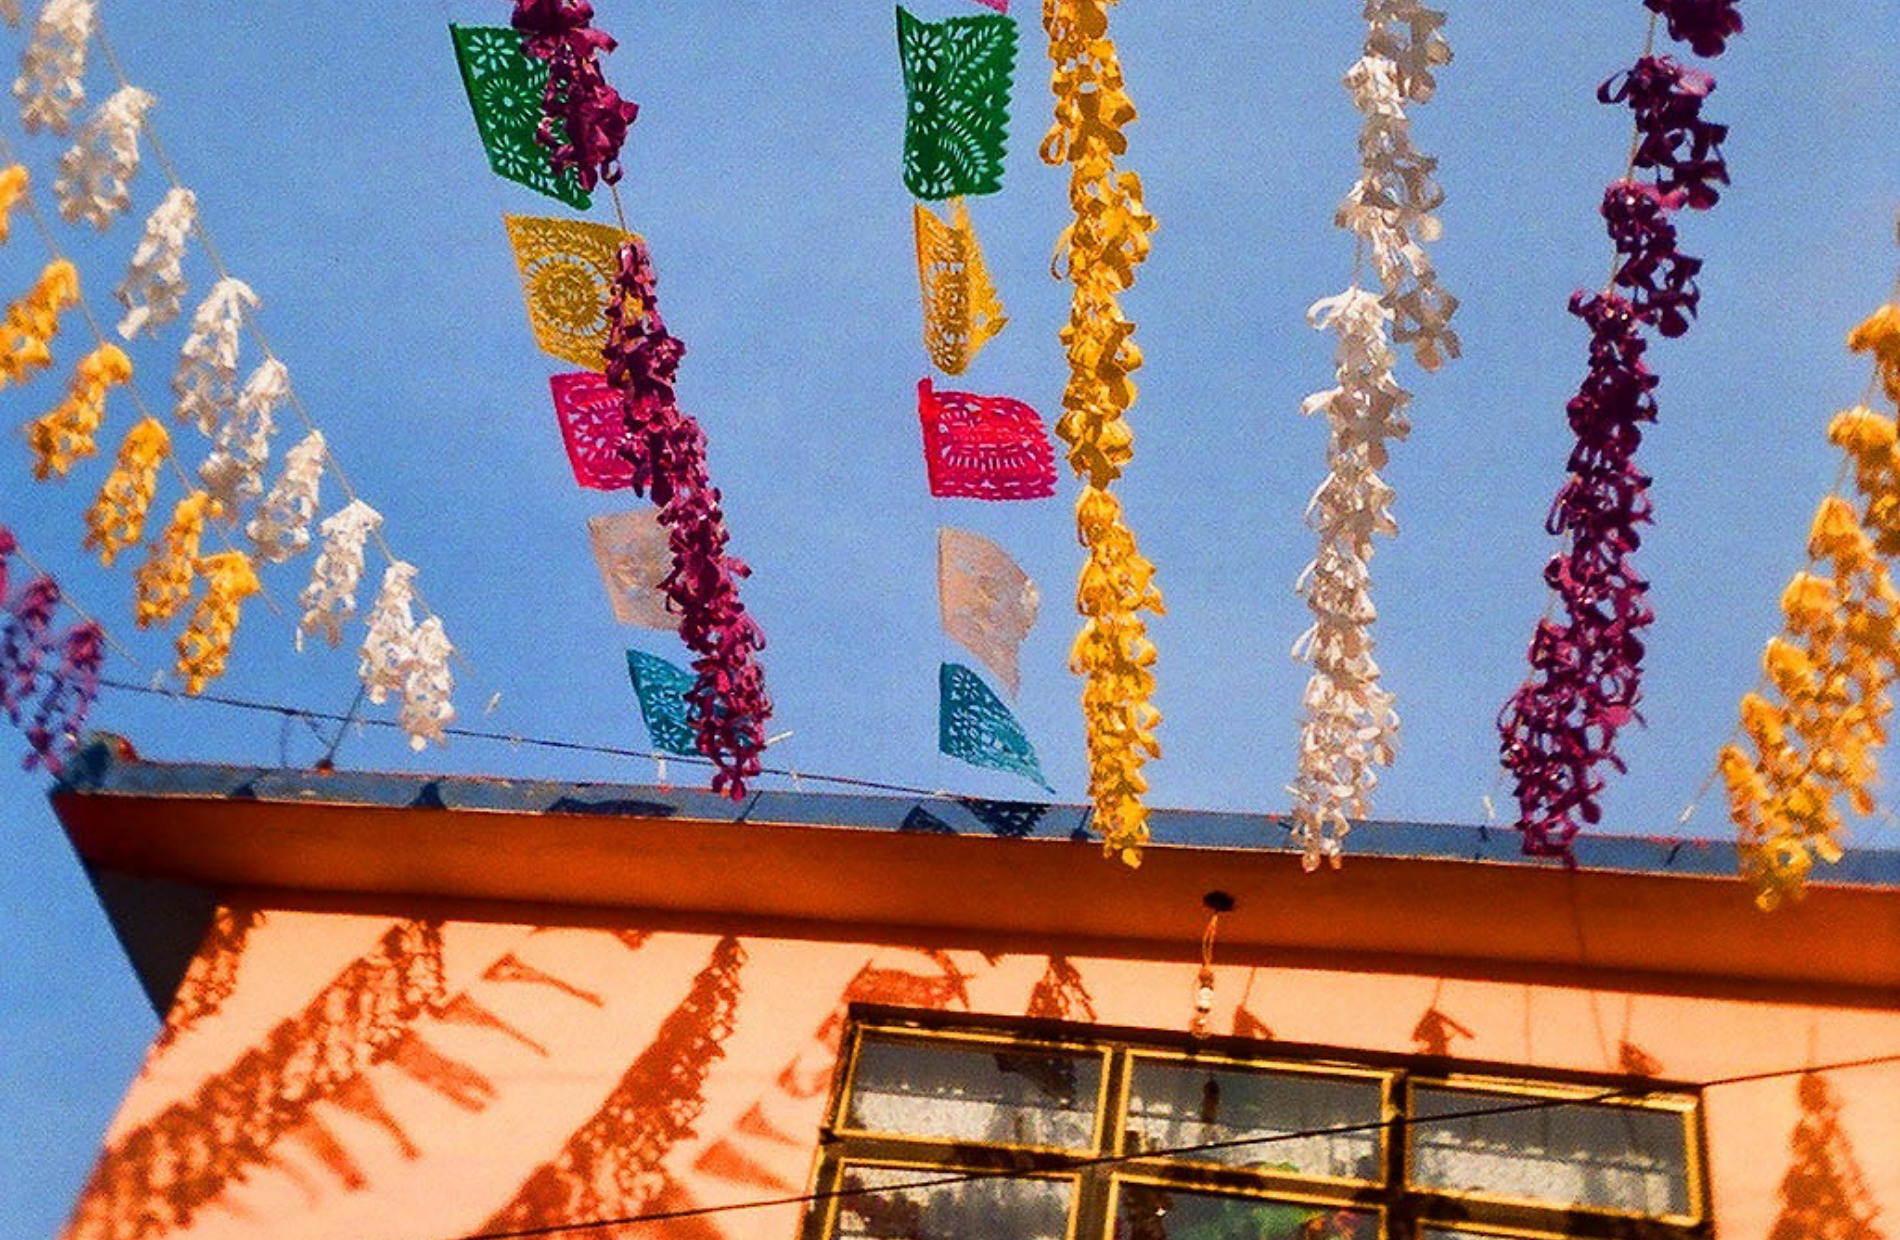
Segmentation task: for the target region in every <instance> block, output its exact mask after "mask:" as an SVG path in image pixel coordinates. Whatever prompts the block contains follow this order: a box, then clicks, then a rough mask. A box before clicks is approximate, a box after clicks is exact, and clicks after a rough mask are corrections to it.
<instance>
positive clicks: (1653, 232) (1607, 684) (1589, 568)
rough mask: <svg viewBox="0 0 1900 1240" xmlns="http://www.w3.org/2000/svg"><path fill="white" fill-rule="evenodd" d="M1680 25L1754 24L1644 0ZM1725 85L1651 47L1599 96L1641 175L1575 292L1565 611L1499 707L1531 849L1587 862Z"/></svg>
mask: <svg viewBox="0 0 1900 1240" xmlns="http://www.w3.org/2000/svg"><path fill="white" fill-rule="evenodd" d="M1644 3H1645V5H1646V7H1648V8H1649V9H1651V10H1652V11H1654V12H1656V13H1658V14H1661V15H1662V16H1663V17H1664V18H1665V19H1666V20H1667V22H1668V24H1669V32H1670V34H1671V36H1672V37H1674V38H1678V39H1685V40H1688V41H1689V42H1690V44H1691V46H1692V47H1694V49H1695V50H1696V51H1697V52H1698V53H1701V54H1705V55H1714V54H1715V53H1717V52H1720V51H1721V50H1722V47H1723V46H1724V43H1723V41H1724V40H1725V39H1726V38H1727V37H1728V36H1729V35H1731V34H1734V33H1737V32H1739V31H1740V30H1741V18H1740V17H1738V16H1736V15H1735V14H1734V13H1733V12H1732V8H1733V0H1644ZM1714 89H1715V81H1714V79H1713V78H1711V77H1710V76H1709V75H1708V74H1706V73H1702V72H1699V71H1697V70H1694V69H1688V68H1685V67H1684V66H1682V65H1680V64H1678V63H1676V62H1675V61H1674V60H1672V59H1670V58H1669V57H1667V56H1644V57H1642V58H1640V59H1639V60H1637V62H1636V63H1635V64H1634V65H1633V66H1631V68H1630V69H1629V70H1628V71H1627V72H1625V73H1622V74H1618V75H1617V76H1616V77H1613V78H1611V79H1610V80H1608V81H1606V82H1604V83H1603V85H1602V86H1601V87H1599V88H1598V90H1597V98H1598V100H1599V101H1601V102H1603V103H1621V104H1625V105H1627V106H1628V107H1629V109H1630V111H1631V113H1632V114H1633V116H1634V120H1635V128H1636V146H1635V153H1634V157H1633V159H1632V161H1631V171H1632V174H1634V173H1636V172H1638V171H1642V172H1648V173H1650V174H1651V175H1652V176H1653V177H1654V180H1653V181H1643V180H1638V179H1636V177H1635V176H1634V175H1632V176H1629V177H1625V178H1622V179H1620V180H1616V181H1612V182H1611V183H1610V184H1609V185H1608V186H1607V187H1606V188H1605V189H1604V192H1603V203H1602V208H1601V210H1602V215H1603V219H1604V223H1605V224H1606V226H1607V228H1608V231H1609V235H1610V241H1611V244H1612V245H1613V246H1614V248H1615V251H1616V266H1615V270H1614V271H1613V272H1612V274H1611V277H1610V286H1609V287H1608V288H1606V289H1604V290H1603V291H1602V292H1599V293H1582V292H1579V293H1576V294H1574V295H1572V297H1571V299H1570V313H1572V314H1574V315H1576V316H1577V317H1578V318H1580V319H1582V320H1583V321H1584V323H1585V324H1587V325H1588V327H1589V328H1590V364H1589V371H1588V373H1587V374H1586V375H1585V377H1584V380H1583V383H1582V386H1581V387H1580V388H1579V389H1578V391H1577V394H1576V395H1575V396H1574V397H1572V398H1571V400H1570V402H1569V404H1568V405H1567V406H1566V412H1567V414H1568V416H1569V421H1570V427H1571V430H1572V431H1573V432H1575V434H1576V437H1577V443H1576V447H1575V448H1574V449H1573V450H1572V452H1571V454H1570V460H1569V462H1568V468H1569V471H1570V476H1569V479H1568V480H1567V481H1566V482H1565V483H1564V485H1563V487H1562V489H1561V490H1559V492H1558V494H1557V498H1556V500H1555V501H1554V502H1553V503H1552V505H1551V511H1550V517H1549V519H1548V521H1547V522H1546V529H1548V530H1549V532H1550V533H1552V534H1554V535H1557V536H1559V537H1562V538H1563V539H1564V540H1565V545H1564V549H1563V550H1562V551H1560V552H1558V553H1557V554H1556V555H1554V556H1552V557H1551V559H1550V562H1549V563H1548V564H1546V565H1545V567H1544V580H1545V582H1546V583H1547V584H1548V585H1549V586H1550V588H1551V589H1552V590H1553V591H1555V592H1556V594H1557V598H1558V601H1559V602H1560V603H1561V605H1562V608H1561V610H1562V616H1561V618H1556V619H1548V618H1547V619H1544V620H1541V621H1539V622H1538V625H1537V629H1536V632H1535V634H1534V635H1533V637H1532V639H1531V650H1530V666H1531V672H1530V676H1529V677H1528V678H1527V679H1526V680H1525V682H1524V684H1523V685H1522V686H1520V687H1519V688H1518V690H1517V692H1516V693H1514V694H1512V696H1511V698H1510V700H1509V701H1508V702H1506V703H1505V705H1504V709H1503V710H1502V712H1501V713H1500V714H1499V717H1498V733H1499V737H1500V740H1501V744H1500V752H1501V756H1502V760H1503V764H1504V768H1505V769H1506V770H1507V771H1509V772H1510V773H1511V776H1512V779H1513V785H1514V788H1513V791H1514V792H1515V794H1516V797H1517V803H1518V820H1517V828H1518V830H1519V831H1521V832H1522V833H1523V837H1524V851H1525V852H1526V853H1527V854H1530V855H1532V856H1551V857H1561V858H1562V859H1563V860H1564V861H1565V862H1566V863H1567V864H1571V865H1574V864H1575V857H1574V855H1573V853H1572V843H1573V841H1574V840H1575V839H1576V836H1577V833H1578V832H1579V831H1580V830H1581V829H1582V827H1583V826H1584V825H1585V824H1594V823H1597V822H1599V821H1601V819H1602V814H1603V811H1602V807H1601V804H1600V803H1599V800H1598V798H1599V796H1600V795H1601V793H1602V791H1603V784H1604V777H1603V774H1602V773H1601V772H1602V770H1603V768H1605V767H1608V768H1610V769H1613V770H1616V771H1618V772H1621V771H1623V770H1624V769H1625V767H1624V764H1623V760H1622V758H1621V757H1619V756H1618V754H1617V752H1616V737H1617V733H1618V732H1619V731H1621V729H1622V728H1623V727H1624V726H1625V725H1627V724H1629V723H1631V722H1633V721H1634V722H1640V721H1641V718H1642V717H1641V715H1639V714H1638V713H1637V710H1636V707H1637V704H1638V703H1639V702H1640V701H1641V700H1642V660H1643V642H1642V637H1641V634H1642V631H1643V629H1645V628H1647V627H1648V626H1649V624H1650V623H1651V622H1652V621H1653V620H1654V619H1655V615H1654V613H1653V612H1652V611H1651V610H1650V608H1649V605H1648V602H1647V595H1648V589H1649V583H1648V582H1646V581H1645V580H1643V578H1641V577H1640V576H1638V575H1637V574H1636V572H1635V570H1634V568H1633V567H1632V564H1631V557H1632V556H1633V555H1634V553H1635V552H1636V550H1637V548H1638V547H1640V546H1641V545H1642V535H1641V532H1640V531H1641V527H1642V526H1644V525H1647V524H1649V523H1650V522H1651V520H1652V516H1651V505H1650V499H1649V482H1650V480H1649V478H1648V476H1647V475H1645V474H1643V473H1642V472H1641V471H1640V470H1638V469H1637V468H1636V464H1635V454H1636V449H1637V447H1638V446H1639V445H1640V444H1641V443H1642V438H1643V431H1642V428H1643V424H1644V423H1646V422H1654V421H1655V420H1656V399H1655V395H1654V393H1655V389H1656V384H1657V378H1656V376H1655V374H1654V373H1653V372H1651V370H1650V369H1649V366H1648V364H1647V363H1646V362H1645V361H1644V353H1645V351H1646V350H1647V349H1648V347H1649V342H1648V340H1647V339H1645V337H1644V334H1643V329H1644V328H1646V327H1647V328H1652V329H1654V330H1655V331H1656V333H1657V334H1658V335H1660V336H1664V337H1675V336H1680V335H1682V334H1683V333H1684V332H1686V331H1688V330H1689V323H1690V321H1691V320H1692V319H1693V318H1694V317H1695V314H1696V308H1697V304H1698V301H1699V299H1700V292H1699V290H1698V289H1697V288H1696V284H1695V277H1696V275H1697V274H1698V273H1699V272H1700V271H1701V268H1702V260H1700V259H1698V258H1691V257H1689V256H1687V255H1684V254H1683V253H1681V251H1680V250H1678V249H1677V236H1676V226H1675V222H1674V220H1673V218H1672V217H1673V215H1674V213H1675V212H1676V211H1678V210H1680V209H1682V208H1684V207H1688V208H1691V209H1694V210H1705V209H1707V208H1708V207H1711V206H1713V205H1714V204H1715V203H1716V201H1717V200H1718V199H1719V197H1720V191H1719V190H1718V189H1717V187H1718V186H1721V185H1726V184H1728V168H1727V165H1726V164H1725V163H1724V161H1723V158H1722V151H1721V143H1722V140H1723V138H1724V137H1726V136H1727V132H1728V130H1727V127H1726V126H1723V125H1718V124H1714V123H1713V122H1709V121H1705V120H1703V119H1702V114H1701V110H1702V104H1703V102H1704V101H1705V100H1706V99H1707V98H1708V96H1709V93H1710V92H1711V91H1713V90H1714Z"/></svg>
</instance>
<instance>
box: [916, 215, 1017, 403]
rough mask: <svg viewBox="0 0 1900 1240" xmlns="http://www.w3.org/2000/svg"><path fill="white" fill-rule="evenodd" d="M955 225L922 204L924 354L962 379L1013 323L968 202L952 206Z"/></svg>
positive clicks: (920, 264)
mask: <svg viewBox="0 0 1900 1240" xmlns="http://www.w3.org/2000/svg"><path fill="white" fill-rule="evenodd" d="M950 212H951V215H950V222H949V223H947V224H946V223H944V222H943V220H941V219H939V218H938V217H937V215H936V213H935V212H933V211H931V210H930V208H928V207H926V206H924V205H923V204H922V203H917V204H915V206H913V208H912V218H913V221H914V223H915V226H916V233H917V284H918V289H919V291H920V292H921V293H922V295H923V303H924V348H925V350H926V351H928V352H929V354H930V360H931V361H932V362H933V363H935V364H936V367H937V369H938V370H941V371H943V372H944V373H945V374H947V375H960V374H962V373H963V372H964V370H965V369H967V368H968V367H969V365H970V362H971V360H972V359H974V358H975V357H976V355H977V353H978V351H979V350H981V349H982V348H983V346H984V345H985V344H987V343H989V341H990V340H991V339H992V338H993V337H994V336H995V335H996V334H997V333H998V332H1000V331H1002V330H1003V328H1004V326H1005V325H1006V324H1007V323H1008V322H1009V318H1008V316H1006V315H1005V314H1004V313H1003V304H1002V303H1001V302H1000V301H998V300H997V298H996V286H995V285H994V284H992V283H990V273H989V270H988V269H987V268H986V267H984V265H983V251H982V250H981V249H980V248H979V247H978V246H977V243H976V233H975V232H974V231H973V230H972V229H971V227H970V213H969V211H968V210H967V209H966V208H965V207H964V205H963V200H962V199H961V198H959V199H957V200H956V201H955V202H953V203H952V204H951V208H950Z"/></svg>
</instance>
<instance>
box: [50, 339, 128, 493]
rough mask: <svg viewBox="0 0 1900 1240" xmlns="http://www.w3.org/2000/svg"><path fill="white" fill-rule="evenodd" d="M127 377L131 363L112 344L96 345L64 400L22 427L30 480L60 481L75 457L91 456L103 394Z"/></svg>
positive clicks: (102, 416)
mask: <svg viewBox="0 0 1900 1240" xmlns="http://www.w3.org/2000/svg"><path fill="white" fill-rule="evenodd" d="M131 378H132V359H131V358H129V357H127V356H126V355H125V351H124V350H122V349H120V348H119V347H118V346H117V345H112V344H102V345H100V346H99V347H98V348H96V349H94V350H93V351H92V352H90V353H88V354H86V356H84V357H82V358H80V359H79V364H78V365H77V366H75V367H74V368H73V378H72V383H71V384H70V385H69V386H68V387H67V389H66V399H64V400H62V401H60V402H59V404H57V405H54V406H53V408H52V409H50V410H49V411H47V413H46V414H44V415H43V416H42V417H40V418H38V419H37V420H36V421H34V422H33V423H32V424H31V425H30V426H28V427H27V432H26V438H27V445H28V446H29V447H30V448H31V449H32V451H33V476H34V477H35V478H38V479H39V480H40V481H42V482H44V481H45V480H46V479H48V478H51V477H60V478H64V477H65V476H66V474H67V472H68V471H69V470H71V469H72V467H73V465H74V464H75V463H77V462H78V461H80V460H81V459H83V458H85V457H89V456H94V455H97V453H98V451H99V440H98V435H99V426H100V424H101V423H102V422H104V421H105V416H106V392H107V391H108V390H109V389H111V388H114V387H117V386H120V385H122V384H124V383H127V382H129V381H130V380H131Z"/></svg>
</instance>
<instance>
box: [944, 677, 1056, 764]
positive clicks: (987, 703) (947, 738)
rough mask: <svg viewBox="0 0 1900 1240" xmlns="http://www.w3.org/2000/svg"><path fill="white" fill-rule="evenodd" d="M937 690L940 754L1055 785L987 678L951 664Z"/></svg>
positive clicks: (1013, 716)
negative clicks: (985, 681) (1046, 778)
mask: <svg viewBox="0 0 1900 1240" xmlns="http://www.w3.org/2000/svg"><path fill="white" fill-rule="evenodd" d="M937 690H938V697H937V748H938V749H939V750H941V751H942V752H943V753H945V754H948V755H949V756H950V757H952V758H955V759H957V760H958V761H960V762H968V763H969V764H970V765H971V766H986V767H990V768H992V769H994V770H998V771H1008V772H1010V773H1011V774H1014V775H1021V776H1022V777H1023V778H1024V779H1027V780H1029V781H1031V782H1032V783H1035V784H1037V785H1038V786H1040V787H1043V788H1048V787H1049V783H1048V781H1047V780H1045V779H1044V778H1043V777H1042V766H1041V765H1040V764H1039V763H1038V762H1037V761H1036V750H1035V747H1034V746H1033V745H1031V744H1030V743H1029V738H1028V737H1027V736H1025V735H1024V734H1023V729H1022V725H1021V724H1020V723H1018V722H1016V716H1015V715H1013V714H1011V713H1010V709H1009V707H1007V706H1005V705H1003V700H1002V699H1001V698H999V697H997V696H996V694H995V693H994V692H993V691H992V690H991V689H990V687H989V686H988V685H986V684H984V683H983V678H982V677H981V676H978V675H977V674H976V673H975V672H973V671H971V670H970V669H969V668H967V667H965V666H963V665H962V664H961V663H945V664H943V665H942V667H941V668H940V669H939V671H938V677H937ZM1052 791H1053V790H1052Z"/></svg>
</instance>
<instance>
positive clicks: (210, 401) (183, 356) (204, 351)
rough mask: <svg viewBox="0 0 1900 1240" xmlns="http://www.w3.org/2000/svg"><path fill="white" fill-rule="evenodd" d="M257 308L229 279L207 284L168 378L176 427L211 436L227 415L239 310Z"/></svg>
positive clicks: (233, 387) (233, 397)
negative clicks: (174, 370)
mask: <svg viewBox="0 0 1900 1240" xmlns="http://www.w3.org/2000/svg"><path fill="white" fill-rule="evenodd" d="M258 304H259V302H258V299H257V294H256V293H253V292H252V291H251V286H250V285H248V284H246V283H244V281H242V280H236V279H232V278H231V277H229V276H226V277H225V278H224V279H222V280H219V281H218V282H217V283H216V284H214V285H212V286H211V291H210V292H209V293H207V294H205V299H204V301H202V302H200V303H199V305H198V309H197V311H196V312H195V313H194V314H193V315H192V318H191V334H190V335H189V336H187V337H186V338H185V343H184V346H183V347H182V348H181V349H179V351H178V373H177V374H176V375H175V376H173V378H172V391H173V392H174V393H175V394H176V395H177V397H178V406H177V409H176V411H175V413H176V416H177V418H178V420H179V421H180V422H191V423H193V424H195V425H196V426H197V428H198V429H199V431H201V432H202V433H204V434H206V435H211V434H215V433H216V432H217V428H218V426H219V425H220V424H222V423H223V422H224V421H226V420H227V419H228V418H229V417H230V416H231V410H232V408H233V407H234V406H235V405H236V403H237V367H238V332H239V329H240V328H241V327H242V326H243V324H244V311H245V310H246V309H247V308H249V309H252V310H255V309H256V308H257V307H258Z"/></svg>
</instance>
